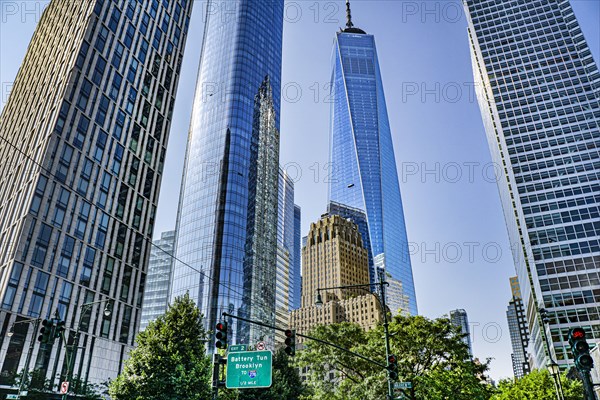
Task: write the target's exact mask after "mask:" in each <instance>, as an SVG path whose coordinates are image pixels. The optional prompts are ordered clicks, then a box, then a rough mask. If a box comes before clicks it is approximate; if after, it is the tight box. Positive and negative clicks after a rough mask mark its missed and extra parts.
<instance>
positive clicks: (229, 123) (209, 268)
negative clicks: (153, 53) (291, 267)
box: [171, 0, 283, 343]
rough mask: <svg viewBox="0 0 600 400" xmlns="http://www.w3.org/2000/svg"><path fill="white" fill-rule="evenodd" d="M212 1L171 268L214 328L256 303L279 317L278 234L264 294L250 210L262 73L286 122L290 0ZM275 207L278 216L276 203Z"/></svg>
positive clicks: (274, 122)
mask: <svg viewBox="0 0 600 400" xmlns="http://www.w3.org/2000/svg"><path fill="white" fill-rule="evenodd" d="M206 6H207V7H212V8H211V9H216V10H219V11H218V12H211V13H207V20H206V24H205V32H204V39H203V40H204V42H203V45H202V55H201V59H200V68H199V74H198V82H197V88H196V96H195V99H194V105H193V111H192V119H191V124H190V132H189V139H188V145H187V152H186V159H185V165H184V173H183V182H182V187H181V194H180V200H179V212H178V219H177V228H176V231H177V238H176V250H175V251H176V256H177V258H178V260H180V261H181V262H179V261H176V262H175V265H174V267H173V282H172V289H171V297H172V298H173V297H175V296H179V295H182V294H184V293H186V292H189V294H190V296H191V297H192V298H194V299H195V300H196V302H197V303H198V305H199V307H200V309H201V310H202V312H203V314H204V315H205V318H206V323H207V327H210V328H211V329H212V327H213V326H214V324H215V323H216V321H218V320H220V319H221V313H222V312H225V311H226V312H230V313H232V314H237V313H240V314H244V315H253V314H252V313H253V311H252V310H255V311H257V312H259V311H260V310H261V308H264V310H265V312H267V313H268V314H269V315H270V316H269V318H271V316H272V318H274V315H273V312H272V311H274V306H275V304H274V300H273V298H274V295H275V293H274V291H275V286H274V282H275V280H274V279H273V278H274V277H275V256H276V251H277V247H276V242H274V246H273V248H272V252H273V255H274V257H273V263H272V265H270V267H269V268H271V269H272V275H270V279H271V282H270V284H271V286H272V287H269V288H267V287H265V290H266V291H267V292H268V293H264V295H260V294H258V293H252V292H248V288H254V289H251V290H255V289H256V288H258V287H259V286H260V285H259V282H254V281H253V280H252V279H253V278H251V276H252V275H253V274H258V275H260V276H268V271H258V270H252V269H250V266H252V265H255V264H252V263H250V264H248V257H249V256H251V253H250V251H251V250H250V247H248V246H249V245H250V244H251V243H252V241H253V240H254V237H253V236H252V235H253V234H252V232H253V230H254V228H255V226H253V224H254V223H255V221H257V220H256V219H255V218H252V216H251V215H250V212H251V211H249V210H251V208H252V204H253V202H254V201H255V199H253V198H252V195H251V190H252V188H253V187H254V188H255V187H256V184H257V182H256V177H257V176H260V174H261V172H260V171H257V172H256V174H254V176H252V171H251V170H252V168H251V162H252V157H253V152H254V151H255V150H256V148H255V145H256V143H255V142H253V138H255V137H256V135H257V134H258V133H257V129H260V125H261V124H260V123H259V122H260V121H258V120H257V114H256V112H255V111H256V97H257V95H258V94H259V91H260V90H261V86H262V85H263V84H264V83H265V82H266V83H267V85H268V86H270V88H271V92H272V119H271V120H270V121H269V124H268V126H270V127H273V128H275V129H276V130H278V129H279V115H280V113H279V110H280V97H281V96H280V92H281V53H282V31H283V0H276V1H263V0H238V1H228V2H216V1H209V2H208V4H207V5H206ZM225 7H226V9H224V8H225ZM263 126H265V125H263ZM275 161H276V162H278V159H277V160H275ZM269 170H270V169H269ZM277 173H278V171H277V170H275V176H274V181H275V191H277ZM263 177H264V178H265V179H268V180H271V179H272V178H273V177H272V176H270V175H269V176H263ZM261 179H262V178H261ZM271 211H272V212H273V215H274V218H275V224H276V223H277V215H276V214H277V204H276V203H275V205H274V206H273V207H272V209H271ZM275 228H276V227H275ZM275 234H276V231H275ZM275 239H276V238H275ZM255 276H256V275H255ZM257 285H258V286H257ZM267 309H268V311H267ZM227 322H229V326H230V328H231V332H230V334H231V341H232V343H235V342H243V341H247V340H255V339H257V338H255V337H251V338H248V337H247V336H246V335H247V333H248V332H249V334H250V335H252V331H251V330H250V328H248V329H246V327H244V326H243V324H238V323H237V320H233V319H231V320H229V321H227ZM240 335H242V336H243V337H240Z"/></svg>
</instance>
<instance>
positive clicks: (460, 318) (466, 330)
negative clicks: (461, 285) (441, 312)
mask: <svg viewBox="0 0 600 400" xmlns="http://www.w3.org/2000/svg"><path fill="white" fill-rule="evenodd" d="M450 322H452V325H454V326H456V327H459V328H460V331H461V333H462V335H463V337H462V341H463V342H464V343H465V344H466V345H467V347H468V348H469V355H470V356H471V357H473V345H472V344H471V327H470V326H469V317H468V316H467V312H466V311H465V310H453V311H450Z"/></svg>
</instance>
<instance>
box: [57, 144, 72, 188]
mask: <svg viewBox="0 0 600 400" xmlns="http://www.w3.org/2000/svg"><path fill="white" fill-rule="evenodd" d="M72 157H73V148H72V147H71V146H69V145H67V144H65V146H64V147H63V152H62V155H61V156H60V159H59V160H58V167H57V169H56V174H55V176H56V179H58V180H59V181H60V182H63V183H64V182H65V181H66V180H67V174H68V173H69V169H70V167H71V158H72Z"/></svg>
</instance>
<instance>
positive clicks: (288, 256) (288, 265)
mask: <svg viewBox="0 0 600 400" xmlns="http://www.w3.org/2000/svg"><path fill="white" fill-rule="evenodd" d="M277 203H278V211H277V220H278V221H277V222H278V223H277V274H276V283H275V285H276V291H275V308H276V316H275V320H276V321H275V322H276V324H275V325H277V326H279V327H282V328H283V327H285V328H287V326H288V324H289V311H290V309H291V302H292V301H293V292H292V284H293V280H294V276H293V275H294V270H293V258H294V255H295V254H294V250H295V249H294V238H295V232H294V229H295V223H296V222H295V220H294V218H295V216H294V182H293V181H292V179H291V178H290V176H289V175H288V174H287V173H286V172H285V171H284V170H283V169H281V168H280V169H279V194H278V197H277ZM283 340H285V336H284V335H283V333H280V334H279V335H278V338H277V342H280V343H281V342H283Z"/></svg>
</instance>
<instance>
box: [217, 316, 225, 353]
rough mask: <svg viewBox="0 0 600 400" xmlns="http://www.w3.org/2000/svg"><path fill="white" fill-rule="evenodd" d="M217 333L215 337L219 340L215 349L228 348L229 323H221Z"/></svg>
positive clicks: (218, 325)
mask: <svg viewBox="0 0 600 400" xmlns="http://www.w3.org/2000/svg"><path fill="white" fill-rule="evenodd" d="M216 329H217V333H216V334H215V337H216V339H217V341H216V343H215V347H216V348H217V349H226V348H227V322H219V323H218V324H217V326H216Z"/></svg>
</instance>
